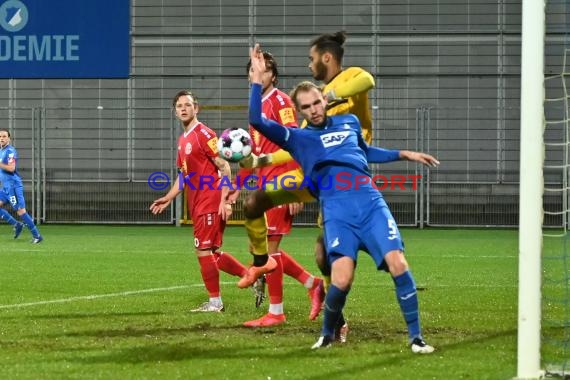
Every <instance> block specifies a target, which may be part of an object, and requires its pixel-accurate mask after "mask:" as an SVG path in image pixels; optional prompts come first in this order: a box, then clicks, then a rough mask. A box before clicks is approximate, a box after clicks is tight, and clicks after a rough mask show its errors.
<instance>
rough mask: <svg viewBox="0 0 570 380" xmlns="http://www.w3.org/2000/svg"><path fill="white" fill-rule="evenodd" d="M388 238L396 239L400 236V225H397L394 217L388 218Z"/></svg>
mask: <svg viewBox="0 0 570 380" xmlns="http://www.w3.org/2000/svg"><path fill="white" fill-rule="evenodd" d="M388 234H389V235H390V236H388V240H394V239H397V238H398V226H396V221H395V220H394V219H388Z"/></svg>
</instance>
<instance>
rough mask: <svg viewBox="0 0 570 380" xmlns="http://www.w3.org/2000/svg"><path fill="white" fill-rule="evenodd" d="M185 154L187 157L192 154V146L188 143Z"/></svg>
mask: <svg viewBox="0 0 570 380" xmlns="http://www.w3.org/2000/svg"><path fill="white" fill-rule="evenodd" d="M184 153H185V154H186V155H189V154H190V153H192V144H190V143H189V142H188V143H186V147H185V148H184Z"/></svg>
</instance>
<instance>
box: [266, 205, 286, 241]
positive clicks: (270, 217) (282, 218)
mask: <svg viewBox="0 0 570 380" xmlns="http://www.w3.org/2000/svg"><path fill="white" fill-rule="evenodd" d="M265 217H266V218H267V236H268V238H269V240H272V239H271V236H274V235H277V236H276V238H277V237H281V235H287V234H288V233H289V232H291V225H292V224H293V216H292V215H291V214H290V213H289V205H286V204H285V205H280V206H277V207H273V208H272V209H270V210H268V211H266V212H265Z"/></svg>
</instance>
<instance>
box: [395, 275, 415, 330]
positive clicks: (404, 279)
mask: <svg viewBox="0 0 570 380" xmlns="http://www.w3.org/2000/svg"><path fill="white" fill-rule="evenodd" d="M392 279H393V280H394V284H396V297H397V298H398V303H399V304H400V310H402V314H403V316H404V320H405V321H406V325H407V326H408V334H409V336H410V340H411V339H414V338H421V337H422V334H421V329H420V313H419V307H418V293H417V290H416V283H415V281H414V278H413V277H412V274H411V273H410V272H409V271H406V272H404V273H402V274H401V275H399V276H396V277H392Z"/></svg>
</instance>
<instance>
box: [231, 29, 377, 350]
mask: <svg viewBox="0 0 570 380" xmlns="http://www.w3.org/2000/svg"><path fill="white" fill-rule="evenodd" d="M345 40H346V34H345V33H344V32H337V33H334V34H323V35H320V36H318V37H317V38H315V39H314V40H312V41H311V48H310V53H309V59H310V63H309V69H310V70H311V72H312V74H313V77H314V78H315V79H317V80H321V81H323V82H324V83H325V86H324V88H323V93H324V94H325V95H326V98H327V101H328V104H327V115H329V116H330V115H339V114H346V113H352V114H355V115H356V116H357V117H358V119H359V120H360V123H361V126H362V135H363V137H364V140H365V141H366V143H368V144H370V143H371V142H372V117H371V114H370V105H369V100H368V91H369V90H370V89H372V88H373V87H374V78H373V77H372V75H371V74H370V73H368V72H367V71H365V70H364V69H362V68H359V67H349V68H346V69H344V70H343V68H342V58H343V55H344V47H343V45H344V42H345ZM305 125H306V122H304V123H303V125H302V127H304V126H305ZM290 160H292V158H291V156H290V155H289V153H287V152H285V151H283V150H280V151H277V152H275V153H272V154H268V155H266V156H263V157H256V156H254V155H252V156H250V157H248V158H247V159H246V160H244V161H243V162H241V165H242V166H244V167H261V166H267V165H276V164H281V163H284V162H287V161H290ZM285 178H286V179H287V180H284V179H285ZM292 178H294V179H292ZM302 181H303V172H302V171H301V170H300V169H297V170H295V171H290V172H287V173H284V174H282V175H281V176H280V177H278V178H277V180H276V181H274V182H273V185H274V186H273V187H272V188H269V187H267V188H266V190H265V191H263V190H257V191H255V192H254V193H252V194H251V196H250V197H249V198H248V199H247V200H246V202H245V205H244V206H245V208H244V213H245V227H246V230H247V233H248V236H249V240H250V243H251V248H252V254H253V255H254V263H253V266H252V267H251V268H250V270H249V272H248V274H247V275H246V276H244V277H243V278H242V279H241V280H240V282H239V283H238V286H239V287H248V286H250V285H251V284H252V283H253V282H254V281H255V278H257V277H259V276H260V275H261V274H263V273H265V272H267V271H270V270H272V267H274V265H273V263H272V262H271V261H269V262H268V256H267V252H268V248H267V238H266V236H267V225H266V220H265V217H264V212H265V211H267V210H268V209H270V208H272V207H275V206H277V205H280V204H285V203H292V202H312V201H314V200H315V199H314V198H313V196H312V195H311V194H310V193H309V192H308V191H307V189H306V187H305V188H303V186H302V185H301V183H302ZM284 183H286V184H287V186H286V187H287V188H288V189H289V190H287V189H283V186H280V185H283V184H284ZM291 189H293V190H291ZM320 219H321V218H320V217H319V226H322V223H321V220H320ZM315 258H316V261H317V265H318V266H319V269H320V270H321V272H322V273H323V275H325V276H326V277H327V276H329V278H330V268H329V266H328V263H327V260H326V255H325V249H324V245H323V241H322V233H321V234H319V237H318V238H317V243H316V246H315ZM317 315H318V313H311V315H310V319H314V318H316V317H317ZM341 322H342V323H340V327H339V330H338V331H337V338H338V339H339V340H341V341H344V340H345V339H346V330H347V326H346V325H345V323H344V321H341ZM341 327H342V328H341Z"/></svg>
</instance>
